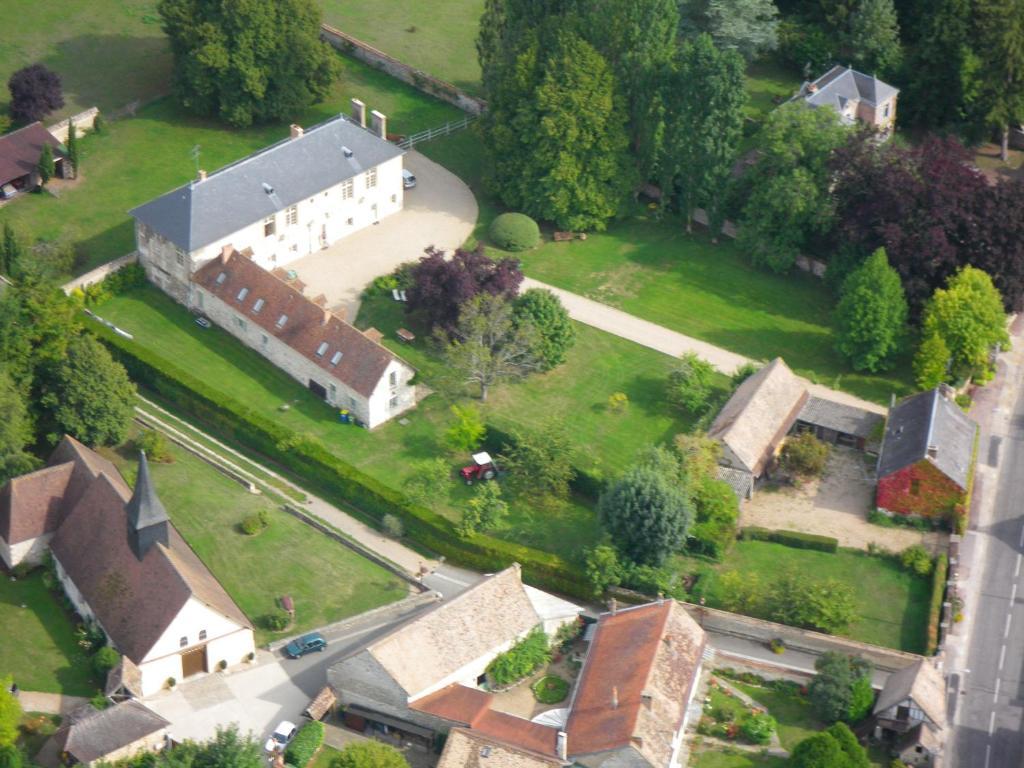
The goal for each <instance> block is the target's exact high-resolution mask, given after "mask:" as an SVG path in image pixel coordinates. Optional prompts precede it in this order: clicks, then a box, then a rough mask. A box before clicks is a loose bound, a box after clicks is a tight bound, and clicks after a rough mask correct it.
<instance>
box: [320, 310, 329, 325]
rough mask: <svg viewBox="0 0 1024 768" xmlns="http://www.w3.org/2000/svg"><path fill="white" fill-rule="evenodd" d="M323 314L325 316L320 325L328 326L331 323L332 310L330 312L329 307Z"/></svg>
mask: <svg viewBox="0 0 1024 768" xmlns="http://www.w3.org/2000/svg"><path fill="white" fill-rule="evenodd" d="M323 313H324V316H323V317H322V318H321V319H320V325H327V324H328V323H329V322H331V310H329V309H328V308H327V307H324V308H323Z"/></svg>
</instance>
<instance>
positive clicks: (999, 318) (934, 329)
mask: <svg viewBox="0 0 1024 768" xmlns="http://www.w3.org/2000/svg"><path fill="white" fill-rule="evenodd" d="M946 285H947V287H946V288H939V289H937V290H936V291H935V294H934V295H933V296H932V298H931V299H930V300H929V302H928V304H927V305H925V308H924V315H923V318H922V321H921V333H922V336H923V337H924V338H925V339H928V338H930V337H932V336H937V337H938V338H940V339H942V341H943V343H944V344H945V345H946V349H947V350H948V352H949V356H950V366H951V372H952V373H953V375H954V376H957V377H968V376H972V377H973V376H980V377H982V378H985V377H987V376H988V375H989V373H990V368H991V364H990V362H989V356H990V355H991V353H992V350H993V349H996V348H1004V347H1006V346H1007V345H1008V344H1009V342H1010V338H1009V335H1008V334H1007V331H1006V313H1005V312H1004V311H1003V299H1002V297H1001V296H1000V295H999V291H998V290H997V289H996V287H995V286H994V285H993V284H992V279H991V278H990V277H989V276H988V275H987V274H986V273H985V272H983V271H982V270H980V269H976V268H975V267H964V268H963V269H962V270H960V271H959V272H957V273H956V274H955V275H953V276H952V277H951V278H950V279H949V281H948V282H947V284H946Z"/></svg>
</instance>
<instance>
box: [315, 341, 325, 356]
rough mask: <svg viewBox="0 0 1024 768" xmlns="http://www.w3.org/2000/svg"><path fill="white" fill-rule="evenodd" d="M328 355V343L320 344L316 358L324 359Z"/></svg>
mask: <svg viewBox="0 0 1024 768" xmlns="http://www.w3.org/2000/svg"><path fill="white" fill-rule="evenodd" d="M326 353H327V342H326V341H322V342H320V346H319V347H317V348H316V356H317V357H323V356H324V355H325V354H326Z"/></svg>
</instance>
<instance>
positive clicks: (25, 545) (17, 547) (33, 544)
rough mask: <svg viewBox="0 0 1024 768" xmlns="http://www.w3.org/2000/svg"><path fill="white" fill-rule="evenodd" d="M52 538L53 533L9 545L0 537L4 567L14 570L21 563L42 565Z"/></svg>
mask: <svg viewBox="0 0 1024 768" xmlns="http://www.w3.org/2000/svg"><path fill="white" fill-rule="evenodd" d="M52 538H53V534H52V533H44V534H43V535H42V536H36V537H35V538H34V539H26V540H25V541H19V542H18V543H16V544H8V543H7V542H6V541H5V540H4V539H3V538H2V537H0V558H2V559H3V561H4V565H6V566H7V567H8V568H13V567H14V566H16V565H19V564H21V563H29V564H36V563H41V562H42V561H43V555H45V554H46V548H47V547H48V546H49V545H50V539H52Z"/></svg>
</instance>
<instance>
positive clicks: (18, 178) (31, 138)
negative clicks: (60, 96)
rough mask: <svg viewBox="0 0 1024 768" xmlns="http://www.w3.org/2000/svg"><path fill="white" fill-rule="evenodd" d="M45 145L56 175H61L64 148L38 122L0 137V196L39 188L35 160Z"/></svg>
mask: <svg viewBox="0 0 1024 768" xmlns="http://www.w3.org/2000/svg"><path fill="white" fill-rule="evenodd" d="M47 144H49V145H50V149H52V150H53V160H54V166H55V168H56V171H57V175H58V176H62V175H63V173H64V158H63V154H64V145H63V144H61V143H60V142H59V141H57V139H56V138H54V136H53V134H52V133H50V132H49V131H48V130H46V128H45V127H44V126H43V124H42V123H39V122H36V123H31V124H29V125H26V126H25V127H24V128H19V129H18V130H16V131H11V132H10V133H8V134H5V135H3V136H0V190H2V191H3V194H0V197H3V196H4V195H6V194H7V193H8V192H9V191H10V190H14V191H18V192H21V191H29V190H32V189H35V188H36V187H38V186H39V159H40V158H41V157H42V154H43V146H44V145H47ZM4 187H7V189H3V188H4Z"/></svg>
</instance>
